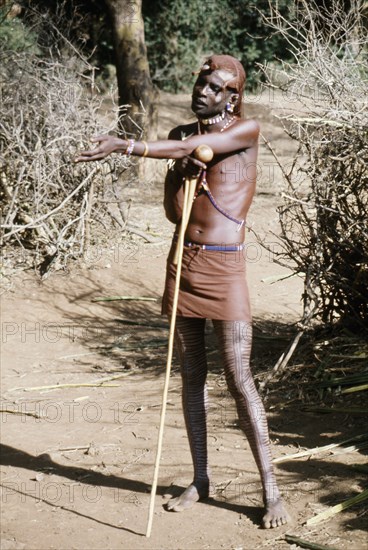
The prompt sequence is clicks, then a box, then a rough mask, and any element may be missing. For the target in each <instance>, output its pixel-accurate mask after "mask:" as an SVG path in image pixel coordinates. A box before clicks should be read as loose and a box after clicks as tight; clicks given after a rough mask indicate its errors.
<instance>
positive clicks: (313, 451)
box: [273, 433, 368, 464]
mask: <svg viewBox="0 0 368 550" xmlns="http://www.w3.org/2000/svg"><path fill="white" fill-rule="evenodd" d="M367 439H368V433H364V434H360V435H356V436H354V437H349V439H344V440H343V441H339V442H338V443H330V444H329V445H323V447H314V448H313V449H307V450H305V451H301V452H298V453H293V454H290V455H286V456H280V457H278V458H275V459H274V460H273V462H274V463H275V464H278V463H280V462H286V461H288V460H294V459H296V458H304V457H306V456H311V455H314V454H319V453H324V452H326V451H330V450H331V449H335V448H336V447H340V446H341V445H344V444H345V443H350V442H351V441H364V440H367Z"/></svg>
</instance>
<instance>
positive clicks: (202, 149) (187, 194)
mask: <svg viewBox="0 0 368 550" xmlns="http://www.w3.org/2000/svg"><path fill="white" fill-rule="evenodd" d="M194 155H195V157H196V158H197V159H198V160H201V161H202V162H209V161H210V160H211V159H212V157H213V152H212V150H211V149H210V148H209V147H207V146H206V145H199V146H198V147H197V149H196V150H195V151H194ZM193 182H194V183H193ZM196 182H197V180H196V179H194V180H193V179H192V180H190V179H186V180H185V189H184V199H185V200H184V204H183V210H182V223H181V226H180V234H179V239H178V242H177V247H176V253H175V258H174V263H175V260H177V267H176V277H175V290H174V298H173V305H172V312H171V319H170V332H169V343H168V352H167V361H166V375H165V384H164V391H163V395H162V408H161V417H160V428H159V433H158V443H157V453H156V460H155V469H154V474H153V481H152V488H151V498H150V506H149V512H148V523H147V531H146V537H150V536H151V530H152V523H153V513H154V506H155V496H156V490H157V480H158V471H159V467H160V459H161V452H162V440H163V435H164V425H165V414H166V403H167V396H168V391H169V381H170V372H171V363H172V356H173V349H174V333H175V323H176V311H177V307H178V300H179V288H180V276H181V265H182V259H183V245H184V235H185V231H186V225H187V223H188V221H189V217H190V211H191V208H192V204H193V198H194V192H195V188H196Z"/></svg>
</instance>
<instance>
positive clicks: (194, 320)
mask: <svg viewBox="0 0 368 550" xmlns="http://www.w3.org/2000/svg"><path fill="white" fill-rule="evenodd" d="M244 84H245V72H244V69H243V67H242V65H241V64H240V63H239V61H238V60H237V59H235V58H233V57H231V56H229V55H212V56H211V57H210V58H209V59H207V61H206V62H205V63H204V65H203V66H202V68H201V70H200V71H199V74H198V77H197V80H196V82H195V84H194V88H193V94H192V111H193V112H194V114H195V115H196V117H197V121H196V122H194V123H191V124H187V125H184V126H178V127H176V128H174V129H173V130H172V131H171V132H170V134H169V138H168V140H160V141H156V142H149V143H146V142H144V141H137V142H136V141H135V140H123V139H120V138H117V137H113V136H107V135H104V136H98V137H96V138H94V140H93V141H95V142H97V144H98V145H97V147H96V148H95V149H93V150H91V151H84V152H82V153H81V154H80V156H79V157H78V158H77V159H76V162H81V161H91V160H100V159H103V158H105V157H106V156H107V155H109V154H110V153H112V152H120V153H123V154H127V155H137V156H149V157H151V158H167V159H174V160H176V162H175V163H174V164H173V166H172V167H171V169H170V170H169V171H168V174H167V176H166V180H165V198H164V207H165V212H166V216H167V218H168V219H169V220H170V221H171V222H173V223H174V224H176V231H175V234H174V239H173V243H172V247H171V250H170V253H169V256H168V260H167V272H166V283H165V292H164V297H163V305H162V311H163V313H165V314H167V315H169V316H170V315H171V310H172V302H173V295H174V284H175V273H176V266H175V265H174V262H173V257H174V251H175V247H176V240H177V235H178V233H179V227H180V223H181V213H182V207H183V184H184V180H185V178H186V177H193V176H198V177H199V182H200V183H199V184H198V186H197V190H196V195H195V199H194V202H193V207H192V211H191V216H190V219H189V223H188V226H187V230H186V233H185V243H184V252H183V260H182V274H181V282H180V292H179V302H178V310H177V320H176V345H177V349H178V352H179V356H180V363H181V374H182V381H183V392H182V397H183V410H184V417H185V423H186V428H187V433H188V439H189V444H190V449H191V454H192V459H193V465H194V478H193V482H192V483H191V484H190V485H189V487H188V488H187V489H186V490H185V491H184V492H183V493H182V494H181V495H180V496H179V497H177V498H173V499H171V500H170V501H169V502H168V504H167V508H168V509H169V510H173V511H175V512H181V511H182V510H185V509H188V508H190V507H191V506H193V504H194V503H195V502H197V501H198V500H200V499H203V498H206V497H207V496H208V494H209V485H210V478H209V467H208V459H207V427H206V417H207V389H206V376H207V361H206V351H205V340H204V330H205V323H206V319H211V320H212V323H213V326H214V330H215V332H216V335H217V338H218V342H219V347H220V351H221V354H222V360H223V364H224V368H225V375H226V381H227V385H228V388H229V391H230V393H231V394H232V396H233V397H234V399H235V402H236V407H237V411H238V416H239V424H240V426H241V428H242V430H243V431H244V433H245V435H246V437H247V439H248V441H249V444H250V447H251V449H252V452H253V456H254V458H255V461H256V463H257V466H258V469H259V473H260V476H261V482H262V488H263V501H264V506H265V514H264V517H263V520H262V524H263V526H264V527H265V528H271V527H278V526H280V525H283V524H285V523H287V520H288V514H287V512H286V510H285V509H284V506H283V503H282V500H281V496H280V492H279V489H278V487H277V484H276V480H275V475H274V471H273V466H272V461H271V449H270V441H269V435H268V427H267V419H266V414H265V410H264V407H263V404H262V401H261V399H260V397H259V395H258V392H257V389H256V387H255V384H254V380H253V376H252V374H251V371H250V366H249V360H250V353H251V344H252V325H251V311H250V302H249V295H248V288H247V284H246V278H245V258H244V254H243V249H244V238H245V218H246V215H247V212H248V210H249V207H250V205H251V202H252V199H253V195H254V192H255V185H256V162H257V152H258V137H259V125H258V123H257V122H256V121H255V120H246V119H242V118H241V105H242V94H243V88H244ZM202 144H205V145H208V146H209V147H211V149H212V150H213V153H214V158H213V160H212V161H211V162H210V163H208V165H207V166H206V165H204V164H203V163H201V162H200V161H198V160H196V159H195V158H193V157H192V156H191V154H192V153H193V151H194V150H195V149H196V148H197V147H198V145H202Z"/></svg>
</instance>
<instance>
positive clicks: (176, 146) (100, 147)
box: [75, 120, 259, 162]
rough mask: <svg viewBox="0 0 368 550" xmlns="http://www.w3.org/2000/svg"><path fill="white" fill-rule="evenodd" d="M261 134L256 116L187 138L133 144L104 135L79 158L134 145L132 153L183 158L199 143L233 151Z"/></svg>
mask: <svg viewBox="0 0 368 550" xmlns="http://www.w3.org/2000/svg"><path fill="white" fill-rule="evenodd" d="M258 136H259V125H258V123H257V122H256V121H255V120H246V121H239V122H238V123H236V124H234V125H233V126H232V127H231V128H229V129H227V130H226V132H223V133H221V132H216V133H212V134H203V135H196V136H192V137H190V138H188V139H186V140H184V141H181V140H173V139H163V140H158V141H150V142H148V143H146V142H144V141H136V142H134V144H133V146H132V140H125V139H121V138H118V137H115V136H109V135H102V136H97V137H95V138H93V139H92V140H91V141H92V142H93V143H97V147H96V148H95V149H91V150H89V151H82V152H81V153H80V155H79V156H78V157H77V158H76V159H75V162H88V161H93V160H102V159H104V158H105V157H107V156H108V155H110V154H111V153H114V152H115V153H122V154H125V153H127V150H128V149H129V147H130V146H132V147H131V148H132V151H130V154H132V155H135V156H147V157H150V158H157V159H182V158H184V157H187V156H189V155H190V154H191V153H192V152H193V151H194V149H196V147H198V145H208V146H209V147H211V149H212V151H213V153H214V155H221V154H226V153H232V152H234V151H241V150H244V149H248V148H249V147H253V146H254V145H255V144H256V143H257V141H258Z"/></svg>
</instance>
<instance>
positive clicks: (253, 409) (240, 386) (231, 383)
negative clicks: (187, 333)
mask: <svg viewBox="0 0 368 550" xmlns="http://www.w3.org/2000/svg"><path fill="white" fill-rule="evenodd" d="M213 326H214V329H215V332H216V335H217V338H218V340H219V346H220V350H221V353H222V358H223V362H224V367H225V376H226V381H227V385H228V388H229V391H230V393H231V395H232V396H233V397H234V399H235V402H236V407H237V411H238V416H239V424H240V427H241V429H242V430H243V431H244V433H245V435H246V436H247V439H248V441H249V445H250V447H251V449H252V452H253V456H254V458H255V461H256V463H257V466H258V469H259V472H260V474H261V481H262V487H263V500H264V505H265V508H266V514H265V516H264V517H263V524H264V527H266V528H269V527H278V526H279V525H282V524H284V523H287V519H288V515H287V512H286V511H285V509H284V506H283V504H282V500H281V497H280V492H279V490H278V487H277V484H276V479H275V475H274V471H273V466H272V458H271V448H270V441H269V436H268V427H267V418H266V413H265V409H264V406H263V403H262V401H261V398H260V396H259V394H258V392H257V389H256V386H255V384H254V380H253V376H252V373H251V370H250V366H249V360H250V353H251V347H252V325H251V324H250V323H248V322H245V321H213Z"/></svg>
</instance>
